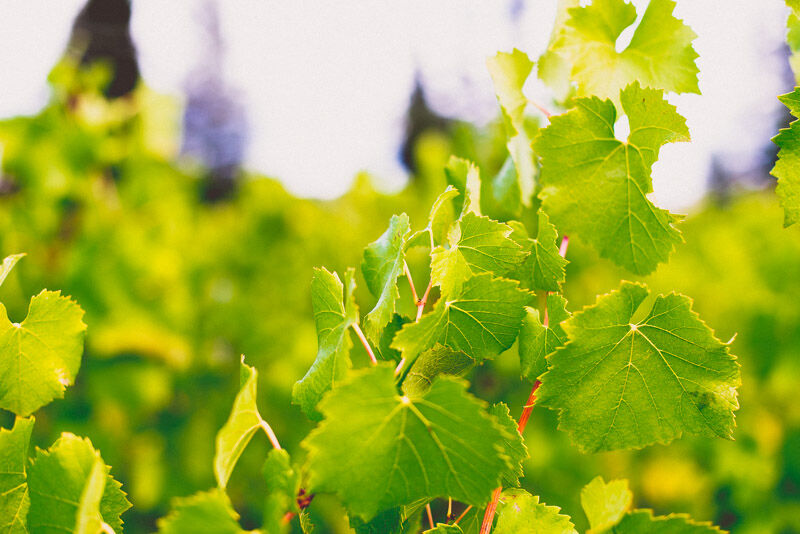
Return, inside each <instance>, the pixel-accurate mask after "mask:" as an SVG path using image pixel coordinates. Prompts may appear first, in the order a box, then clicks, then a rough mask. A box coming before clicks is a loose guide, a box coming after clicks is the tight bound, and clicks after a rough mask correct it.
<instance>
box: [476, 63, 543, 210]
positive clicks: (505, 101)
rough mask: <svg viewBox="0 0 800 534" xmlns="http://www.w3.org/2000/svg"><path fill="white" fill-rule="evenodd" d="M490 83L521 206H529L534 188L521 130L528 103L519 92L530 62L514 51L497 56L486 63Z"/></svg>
mask: <svg viewBox="0 0 800 534" xmlns="http://www.w3.org/2000/svg"><path fill="white" fill-rule="evenodd" d="M486 66H487V67H488V69H489V74H490V75H491V76H492V82H494V92H495V94H496V95H497V101H498V102H499V103H500V109H501V110H502V111H503V118H504V122H505V125H506V130H507V132H508V137H509V139H508V145H507V146H508V152H509V154H511V159H512V160H513V161H514V168H515V170H516V174H517V177H518V185H519V191H520V195H521V199H522V203H523V204H524V205H525V206H528V207H530V206H531V198H532V197H533V190H534V187H535V185H536V184H535V178H534V173H535V170H534V165H533V150H531V139H530V138H529V137H528V134H527V132H526V130H525V108H526V106H527V105H528V99H527V98H526V97H525V94H524V93H523V92H522V88H523V86H524V85H525V80H527V79H528V76H529V75H530V73H531V70H532V69H533V61H531V60H530V59H529V58H528V56H527V55H526V54H525V53H524V52H521V51H519V50H517V49H516V48H515V49H514V50H513V52H511V53H507V52H498V53H497V55H496V56H494V57H491V58H489V59H487V60H486Z"/></svg>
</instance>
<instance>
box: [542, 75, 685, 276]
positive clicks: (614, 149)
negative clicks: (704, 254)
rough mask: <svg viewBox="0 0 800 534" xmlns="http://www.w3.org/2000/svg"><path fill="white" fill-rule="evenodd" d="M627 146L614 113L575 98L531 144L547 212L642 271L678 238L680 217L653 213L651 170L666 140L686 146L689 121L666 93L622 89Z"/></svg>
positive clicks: (591, 101)
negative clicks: (539, 166) (539, 167)
mask: <svg viewBox="0 0 800 534" xmlns="http://www.w3.org/2000/svg"><path fill="white" fill-rule="evenodd" d="M622 108H623V109H624V110H625V112H626V113H627V114H628V120H629V123H630V130H631V133H630V135H629V136H628V142H627V143H623V142H622V141H619V140H618V139H616V138H615V137H614V122H615V121H616V116H617V115H616V110H615V109H614V105H613V104H612V103H611V102H610V101H608V100H605V101H601V100H599V99H597V98H581V99H578V100H576V107H575V108H574V109H572V110H571V111H569V112H567V113H565V114H563V115H559V116H557V117H552V119H551V122H550V126H548V127H547V128H545V129H544V130H542V133H541V135H540V136H539V137H538V138H537V140H536V143H535V145H534V148H535V150H536V151H537V153H538V154H539V155H540V156H541V158H542V174H541V180H542V186H543V190H542V192H541V194H540V196H541V198H542V203H543V208H544V210H545V211H546V212H547V213H548V214H549V215H550V217H551V219H552V221H553V222H554V223H555V224H556V226H558V228H560V229H561V230H562V231H563V232H565V233H567V234H570V235H572V234H577V235H578V236H579V237H581V238H582V239H584V240H585V241H587V242H588V243H590V244H591V245H592V246H594V247H595V248H596V249H597V250H598V252H600V255H601V256H603V257H605V258H609V259H611V260H613V261H614V262H616V263H618V264H619V265H622V266H623V267H625V268H627V269H628V270H630V271H632V272H634V273H637V274H647V273H649V272H651V271H653V270H654V269H655V268H656V266H657V265H658V263H659V262H662V261H665V260H666V259H667V257H668V256H669V254H670V252H671V251H672V249H673V246H674V245H675V243H680V242H681V236H680V233H679V232H678V230H676V229H675V228H674V227H673V226H672V224H673V223H674V222H675V221H676V220H677V217H675V216H674V215H672V214H671V213H669V212H668V211H666V210H662V209H658V208H656V207H655V206H654V205H653V204H652V202H650V200H649V199H648V198H647V195H648V194H649V193H651V192H652V191H653V187H652V179H651V176H650V171H651V166H652V164H653V162H654V161H655V160H656V158H657V156H658V150H659V148H660V147H661V145H663V144H664V143H668V142H673V141H688V140H689V131H688V130H687V128H686V121H685V119H684V118H683V117H681V116H680V115H679V114H678V113H677V111H675V107H674V106H672V105H671V104H669V103H668V102H667V101H666V100H664V98H663V93H662V92H661V91H656V90H653V89H642V88H641V87H639V84H638V83H636V84H633V85H630V86H628V87H627V88H626V89H625V90H624V91H623V92H622Z"/></svg>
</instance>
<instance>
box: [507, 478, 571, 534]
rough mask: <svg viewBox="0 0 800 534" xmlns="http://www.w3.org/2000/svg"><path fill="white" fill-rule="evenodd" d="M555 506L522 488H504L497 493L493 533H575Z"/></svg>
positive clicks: (567, 519)
mask: <svg viewBox="0 0 800 534" xmlns="http://www.w3.org/2000/svg"><path fill="white" fill-rule="evenodd" d="M560 511H561V509H560V508H558V507H557V506H547V505H546V504H544V503H540V502H539V497H537V496H536V495H531V494H530V493H528V492H527V491H525V490H522V489H507V490H505V491H504V492H503V493H502V495H501V496H500V504H499V505H498V507H497V525H496V526H495V528H494V530H492V532H493V533H494V534H577V531H576V530H575V526H574V525H573V524H572V522H571V521H570V519H569V517H568V516H565V515H561V514H559V512H560Z"/></svg>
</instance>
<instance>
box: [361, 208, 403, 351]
mask: <svg viewBox="0 0 800 534" xmlns="http://www.w3.org/2000/svg"><path fill="white" fill-rule="evenodd" d="M409 229H410V225H409V222H408V215H406V214H405V213H403V214H401V215H393V216H392V219H391V221H390V222H389V228H388V229H387V230H386V232H384V233H383V235H381V236H380V237H379V238H378V239H377V241H374V242H373V243H370V244H369V245H367V247H366V248H365V249H364V259H363V261H362V263H361V272H362V273H363V275H364V280H366V282H367V287H368V288H369V290H370V292H371V293H372V294H373V295H374V296H375V297H377V298H378V302H377V303H376V304H375V307H374V308H372V311H370V312H369V313H368V314H367V315H366V317H365V318H364V319H365V321H366V331H367V335H369V336H370V339H372V340H378V339H380V336H381V331H382V330H383V327H384V326H386V324H387V323H388V322H389V321H391V319H392V315H393V314H394V310H395V302H396V301H397V299H398V298H400V292H399V291H398V289H397V277H398V276H400V275H401V274H403V267H404V265H405V261H406V260H405V257H406V255H405V238H406V235H407V234H408V232H409Z"/></svg>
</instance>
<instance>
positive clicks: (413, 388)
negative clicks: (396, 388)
mask: <svg viewBox="0 0 800 534" xmlns="http://www.w3.org/2000/svg"><path fill="white" fill-rule="evenodd" d="M473 367H475V360H474V359H473V358H470V357H469V356H467V355H466V354H464V353H463V352H461V351H459V350H453V349H451V348H449V347H445V346H444V345H440V344H438V343H437V344H436V345H434V346H433V347H431V348H430V349H428V350H426V351H425V352H423V353H422V354H420V356H419V358H417V359H416V360H415V361H414V365H412V366H411V368H410V369H409V370H408V373H407V374H406V377H405V379H403V393H405V394H406V395H409V396H412V397H413V396H422V395H424V394H425V393H427V392H428V391H429V390H430V389H431V385H432V384H433V381H434V379H435V378H436V377H437V376H440V375H447V376H463V375H465V374H466V373H468V372H469V371H470V370H471V369H472V368H473Z"/></svg>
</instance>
